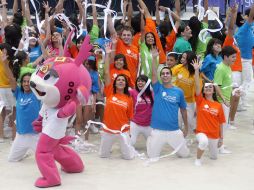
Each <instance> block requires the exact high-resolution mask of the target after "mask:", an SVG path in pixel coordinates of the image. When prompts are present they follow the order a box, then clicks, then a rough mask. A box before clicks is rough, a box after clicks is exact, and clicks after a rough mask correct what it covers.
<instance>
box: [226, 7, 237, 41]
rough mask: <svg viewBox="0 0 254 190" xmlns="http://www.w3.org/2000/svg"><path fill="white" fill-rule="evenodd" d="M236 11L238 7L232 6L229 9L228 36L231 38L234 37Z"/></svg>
mask: <svg viewBox="0 0 254 190" xmlns="http://www.w3.org/2000/svg"><path fill="white" fill-rule="evenodd" d="M237 10H238V6H234V7H232V8H231V11H230V14H231V17H230V22H229V26H228V35H229V36H231V37H233V36H234V26H235V21H236V16H237Z"/></svg>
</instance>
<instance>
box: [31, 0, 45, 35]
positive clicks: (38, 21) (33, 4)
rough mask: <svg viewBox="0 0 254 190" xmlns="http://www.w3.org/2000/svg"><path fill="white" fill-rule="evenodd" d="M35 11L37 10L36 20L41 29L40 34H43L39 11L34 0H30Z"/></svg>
mask: <svg viewBox="0 0 254 190" xmlns="http://www.w3.org/2000/svg"><path fill="white" fill-rule="evenodd" d="M30 2H31V4H32V6H33V8H34V10H35V18H36V24H37V27H38V29H39V32H41V26H42V25H41V23H40V19H39V15H38V11H37V9H36V6H35V3H34V0H30Z"/></svg>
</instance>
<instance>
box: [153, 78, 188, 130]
mask: <svg viewBox="0 0 254 190" xmlns="http://www.w3.org/2000/svg"><path fill="white" fill-rule="evenodd" d="M153 90H154V105H153V111H152V120H151V127H152V128H153V129H159V130H165V131H175V130H178V129H179V126H178V111H179V108H181V109H186V102H185V99H184V94H183V91H182V90H181V89H180V88H177V87H174V86H173V87H171V88H165V87H164V86H163V85H162V84H160V83H159V82H158V81H157V82H156V83H155V84H153Z"/></svg>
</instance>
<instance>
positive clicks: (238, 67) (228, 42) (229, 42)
mask: <svg viewBox="0 0 254 190" xmlns="http://www.w3.org/2000/svg"><path fill="white" fill-rule="evenodd" d="M225 46H231V47H233V48H234V49H235V50H236V60H235V62H234V64H233V65H231V69H232V71H242V60H241V52H240V50H239V48H238V47H237V46H236V45H234V38H233V37H231V36H229V35H227V36H226V38H225V41H224V43H223V47H225Z"/></svg>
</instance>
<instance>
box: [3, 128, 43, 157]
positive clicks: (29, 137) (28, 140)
mask: <svg viewBox="0 0 254 190" xmlns="http://www.w3.org/2000/svg"><path fill="white" fill-rule="evenodd" d="M38 139H39V134H23V135H21V134H18V133H16V137H15V139H14V141H13V143H12V146H11V150H10V153H9V156H8V161H9V162H17V161H20V160H22V159H23V158H24V156H25V154H26V153H27V151H28V150H29V149H31V150H33V151H34V152H35V150H36V146H37V142H38Z"/></svg>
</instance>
